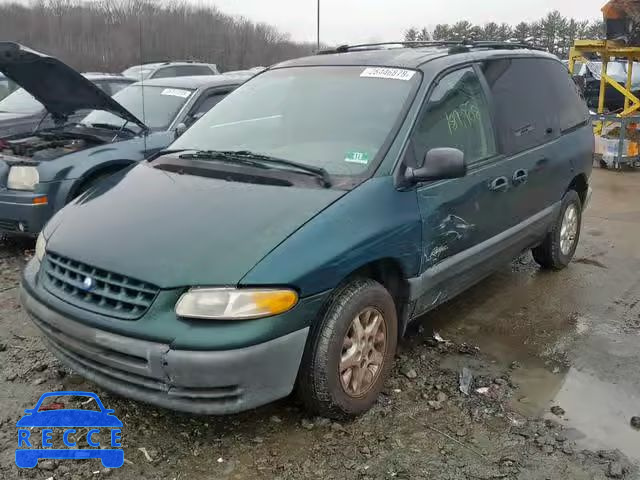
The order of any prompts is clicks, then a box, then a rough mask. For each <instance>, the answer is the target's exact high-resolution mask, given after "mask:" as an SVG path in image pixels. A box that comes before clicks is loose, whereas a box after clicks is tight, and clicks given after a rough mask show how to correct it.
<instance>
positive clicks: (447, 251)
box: [411, 66, 513, 315]
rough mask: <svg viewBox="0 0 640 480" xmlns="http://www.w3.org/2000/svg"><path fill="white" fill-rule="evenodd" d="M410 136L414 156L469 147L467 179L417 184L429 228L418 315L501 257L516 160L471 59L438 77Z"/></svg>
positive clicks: (509, 222) (426, 228) (425, 237)
mask: <svg viewBox="0 0 640 480" xmlns="http://www.w3.org/2000/svg"><path fill="white" fill-rule="evenodd" d="M411 143H412V148H414V153H415V158H418V159H422V158H424V156H425V154H426V152H427V151H429V150H430V149H432V148H438V147H453V148H457V149H460V150H462V151H463V152H464V154H465V159H466V162H467V164H468V173H467V175H466V176H465V177H463V178H459V179H454V180H444V181H437V182H428V183H425V184H422V185H419V186H418V189H417V195H418V202H419V206H420V213H421V217H422V228H423V234H422V238H423V244H422V267H421V276H420V281H419V285H418V287H417V290H418V293H419V300H418V303H417V305H416V310H415V312H414V314H415V315H419V314H420V313H423V312H425V311H427V310H429V309H431V308H433V307H435V306H437V305H438V304H440V303H442V302H444V301H446V300H447V299H449V298H451V297H453V296H454V295H456V294H458V293H460V291H462V290H464V289H465V288H467V287H468V286H470V285H472V284H473V283H475V282H476V281H477V280H478V279H479V278H481V277H482V276H484V275H486V274H487V273H488V272H489V271H490V267H491V266H492V265H493V264H494V263H495V261H498V259H499V257H500V254H501V253H502V252H501V251H497V250H496V247H497V248H498V250H499V249H500V236H501V234H503V233H504V232H505V231H506V230H507V229H508V228H509V227H510V226H511V225H512V224H513V218H512V215H511V210H510V209H509V197H510V195H511V194H512V192H513V188H512V185H511V181H510V179H511V173H512V171H513V166H512V165H510V162H509V160H508V159H506V158H505V157H504V156H500V155H498V153H497V148H496V142H495V135H494V129H493V127H492V114H491V110H490V107H489V102H488V101H487V97H486V95H485V91H484V89H483V86H482V83H481V81H480V79H479V76H478V74H477V71H476V69H475V68H474V67H473V66H468V67H464V68H461V69H459V70H455V71H453V72H450V73H447V74H446V75H445V76H444V77H442V78H441V79H440V80H439V81H438V84H437V86H436V87H435V89H434V90H433V92H432V93H431V95H430V96H429V98H428V99H427V101H426V103H425V105H424V107H423V110H422V112H421V114H420V117H419V119H418V122H417V124H416V127H415V130H414V132H413V134H412V138H411ZM492 246H493V250H492V248H491V247H492ZM487 255H490V256H489V257H487Z"/></svg>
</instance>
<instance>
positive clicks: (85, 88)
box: [0, 42, 146, 129]
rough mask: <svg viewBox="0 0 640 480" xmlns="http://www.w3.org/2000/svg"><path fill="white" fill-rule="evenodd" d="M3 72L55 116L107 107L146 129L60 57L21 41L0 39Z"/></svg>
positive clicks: (66, 115)
mask: <svg viewBox="0 0 640 480" xmlns="http://www.w3.org/2000/svg"><path fill="white" fill-rule="evenodd" d="M0 72H2V73H3V74H4V75H5V76H7V77H8V78H10V79H11V80H13V81H14V82H16V83H17V84H18V85H20V86H21V87H22V88H24V89H25V90H26V91H27V92H29V93H30V94H31V95H33V96H34V97H35V98H36V100H38V101H39V102H40V103H42V104H43V105H44V107H45V108H46V109H47V111H48V112H49V113H51V115H53V116H54V117H58V118H65V117H68V116H69V115H71V114H73V113H74V112H77V111H78V110H104V111H107V112H110V113H113V114H115V115H118V116H119V117H122V118H124V119H125V120H128V121H130V122H133V123H135V124H137V125H140V127H142V128H145V129H146V127H145V125H144V123H142V122H141V121H140V120H138V119H137V118H136V116H135V115H133V114H132V113H131V112H129V111H128V110H127V109H126V108H124V107H123V106H122V105H120V104H119V103H118V102H116V101H115V100H114V99H113V98H111V97H110V96H109V95H107V94H106V93H105V92H103V91H102V90H100V89H99V88H98V87H97V86H96V85H95V84H94V83H93V82H91V81H90V80H88V79H86V78H85V77H83V76H82V75H81V74H80V73H79V72H77V71H75V70H74V69H73V68H71V67H69V66H68V65H66V64H64V63H62V62H61V61H60V60H58V59H57V58H53V57H50V56H48V55H45V54H43V53H39V52H36V51H34V50H31V49H30V48H27V47H25V46H23V45H20V44H18V43H13V42H0Z"/></svg>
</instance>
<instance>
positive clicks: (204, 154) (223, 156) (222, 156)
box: [165, 150, 269, 169]
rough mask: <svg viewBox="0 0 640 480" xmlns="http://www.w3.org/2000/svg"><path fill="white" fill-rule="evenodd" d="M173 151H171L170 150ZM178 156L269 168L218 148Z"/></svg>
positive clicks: (186, 158)
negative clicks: (219, 150) (217, 149)
mask: <svg viewBox="0 0 640 480" xmlns="http://www.w3.org/2000/svg"><path fill="white" fill-rule="evenodd" d="M166 153H167V152H165V154H166ZM168 153H171V152H168ZM178 158H182V159H184V160H215V161H217V162H226V163H235V164H238V163H241V164H243V165H247V166H249V167H255V168H263V169H266V168H269V167H267V166H266V165H264V164H262V163H260V162H254V161H252V160H250V159H247V158H241V157H233V156H231V155H227V153H226V152H218V151H216V150H198V151H197V152H193V153H183V154H181V155H178Z"/></svg>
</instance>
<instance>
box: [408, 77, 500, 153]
mask: <svg viewBox="0 0 640 480" xmlns="http://www.w3.org/2000/svg"><path fill="white" fill-rule="evenodd" d="M412 140H413V145H414V148H415V154H416V160H417V161H418V162H420V161H421V159H423V158H424V156H425V154H426V153H427V151H429V150H430V149H432V148H441V147H451V148H457V149H459V150H462V151H463V152H464V154H465V159H466V161H467V163H470V164H471V163H474V162H478V161H480V160H482V159H485V158H487V157H491V156H493V155H494V154H495V153H496V149H495V140H494V135H493V128H492V126H491V115H490V112H489V106H488V103H487V99H486V98H485V95H484V92H483V90H482V85H481V83H480V80H479V79H478V76H477V75H476V73H475V71H474V70H473V68H470V67H469V68H463V69H461V70H456V71H455V72H452V73H449V74H447V75H446V76H444V77H443V78H442V79H440V81H439V83H438V85H437V86H436V87H435V89H434V90H433V93H432V94H431V96H430V98H429V99H428V100H427V104H426V105H425V108H424V109H423V111H422V113H421V114H420V118H419V119H418V123H417V125H416V129H415V131H414V133H413V138H412Z"/></svg>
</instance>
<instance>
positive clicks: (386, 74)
mask: <svg viewBox="0 0 640 480" xmlns="http://www.w3.org/2000/svg"><path fill="white" fill-rule="evenodd" d="M415 74H416V72H415V71H413V70H405V69H403V68H382V67H370V68H365V69H364V72H362V73H361V74H360V76H361V77H367V78H388V79H391V80H405V81H408V80H411V79H412V78H413V76H414V75H415Z"/></svg>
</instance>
